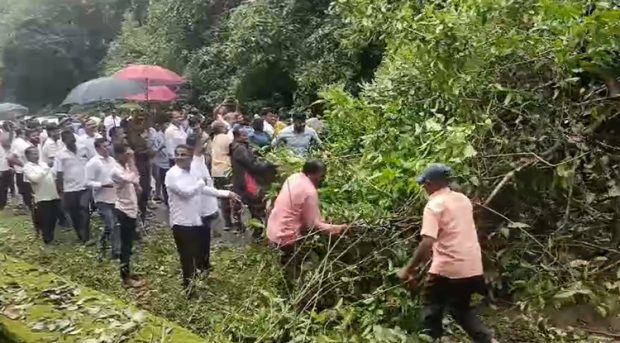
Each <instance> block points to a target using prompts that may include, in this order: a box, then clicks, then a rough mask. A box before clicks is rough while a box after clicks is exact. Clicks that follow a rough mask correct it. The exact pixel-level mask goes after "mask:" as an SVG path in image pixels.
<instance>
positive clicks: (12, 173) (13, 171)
mask: <svg viewBox="0 0 620 343" xmlns="http://www.w3.org/2000/svg"><path fill="white" fill-rule="evenodd" d="M9 173H10V174H11V176H10V178H11V181H10V182H9V193H11V196H15V170H13V169H10V170H9Z"/></svg>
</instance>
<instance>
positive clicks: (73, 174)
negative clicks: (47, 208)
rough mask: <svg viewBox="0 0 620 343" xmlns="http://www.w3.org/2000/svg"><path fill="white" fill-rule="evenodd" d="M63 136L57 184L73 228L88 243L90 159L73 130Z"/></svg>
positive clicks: (58, 159)
mask: <svg viewBox="0 0 620 343" xmlns="http://www.w3.org/2000/svg"><path fill="white" fill-rule="evenodd" d="M61 138H62V142H63V143H64V144H65V148H64V149H63V150H62V151H60V152H59V153H58V154H57V155H56V159H55V161H54V169H55V170H56V177H57V184H58V188H59V189H60V190H61V192H62V197H63V203H64V206H65V208H66V210H67V211H68V212H69V216H70V217H71V222H72V223H73V228H74V229H75V232H76V233H77V236H78V238H79V240H80V241H81V242H82V243H86V242H88V240H89V239H90V214H89V211H88V206H89V203H90V193H89V192H88V191H87V189H86V163H87V162H88V159H87V157H86V154H85V153H84V152H80V150H81V149H79V148H78V146H77V143H76V140H75V136H74V135H73V131H71V130H64V131H63V132H62V133H61Z"/></svg>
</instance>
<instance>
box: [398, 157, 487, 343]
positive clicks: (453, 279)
mask: <svg viewBox="0 0 620 343" xmlns="http://www.w3.org/2000/svg"><path fill="white" fill-rule="evenodd" d="M450 173H451V171H450V168H449V167H447V166H445V165H443V164H432V165H430V166H429V167H428V168H426V170H424V172H422V174H421V175H420V176H418V178H417V179H416V181H417V182H418V183H419V184H420V185H422V186H423V187H424V190H425V191H426V192H427V193H428V194H429V201H428V203H427V204H426V207H425V208H424V214H423V217H422V230H421V235H422V241H421V242H420V245H419V246H418V248H417V249H416V251H415V253H414V255H413V258H412V259H411V260H410V262H409V263H408V264H407V266H405V267H404V268H403V269H401V270H400V271H399V272H398V276H399V278H401V280H403V281H405V282H406V283H408V284H411V283H412V282H413V276H414V275H415V270H416V269H417V268H418V267H421V266H423V265H424V263H425V262H426V261H427V260H428V259H429V258H430V256H431V253H432V262H431V267H430V270H429V277H428V282H427V284H426V286H425V289H424V292H423V293H424V313H423V321H424V329H425V332H426V334H428V335H430V336H431V337H432V338H434V339H435V340H439V339H441V336H442V334H443V326H442V320H443V315H444V312H445V311H446V310H447V311H449V313H450V314H451V315H452V316H453V317H454V319H455V320H456V322H457V323H458V324H459V325H460V326H461V327H462V328H463V329H464V330H465V332H467V334H468V335H469V336H470V337H471V338H472V339H473V341H474V342H476V343H491V342H495V340H494V339H493V336H492V334H491V332H490V331H489V330H488V329H487V328H486V327H485V326H484V325H483V324H482V322H481V321H480V319H479V318H478V316H477V314H476V313H475V312H474V309H473V308H472V306H471V304H470V301H471V296H472V295H473V294H475V293H479V294H484V291H485V284H484V278H483V269H482V257H481V252H480V244H479V243H478V235H477V232H476V226H475V224H474V216H473V206H472V204H471V201H470V200H469V198H467V196H465V195H464V194H462V193H459V192H455V191H453V190H451V189H450V186H449V184H450Z"/></svg>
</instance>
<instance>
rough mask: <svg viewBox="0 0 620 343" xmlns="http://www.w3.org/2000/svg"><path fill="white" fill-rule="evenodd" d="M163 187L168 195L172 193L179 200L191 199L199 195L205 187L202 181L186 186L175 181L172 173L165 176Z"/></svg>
mask: <svg viewBox="0 0 620 343" xmlns="http://www.w3.org/2000/svg"><path fill="white" fill-rule="evenodd" d="M164 183H165V185H166V189H167V191H168V193H174V194H176V195H177V196H179V197H181V198H186V199H187V198H191V197H193V196H195V195H196V194H198V193H200V192H201V191H202V189H203V188H204V187H205V186H206V185H205V183H204V181H202V180H199V181H198V182H196V183H192V184H189V185H186V184H185V183H182V182H179V180H176V177H175V176H174V175H172V173H170V172H169V173H167V174H166V179H165V182H164Z"/></svg>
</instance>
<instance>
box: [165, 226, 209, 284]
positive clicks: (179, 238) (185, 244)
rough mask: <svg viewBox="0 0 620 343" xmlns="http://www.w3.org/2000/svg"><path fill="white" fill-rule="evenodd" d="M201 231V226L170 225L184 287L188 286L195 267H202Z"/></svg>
mask: <svg viewBox="0 0 620 343" xmlns="http://www.w3.org/2000/svg"><path fill="white" fill-rule="evenodd" d="M203 232H204V230H203V227H202V226H181V225H174V226H173V227H172V235H173V236H174V242H175V243H176V246H177V252H178V253H179V260H180V261H181V270H182V272H183V287H185V288H187V287H189V285H190V283H191V281H192V279H193V278H194V276H195V275H196V269H198V268H200V267H203V268H204V252H203V248H202V245H203V244H204V239H203V238H202V237H203V236H204V233H203Z"/></svg>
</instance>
